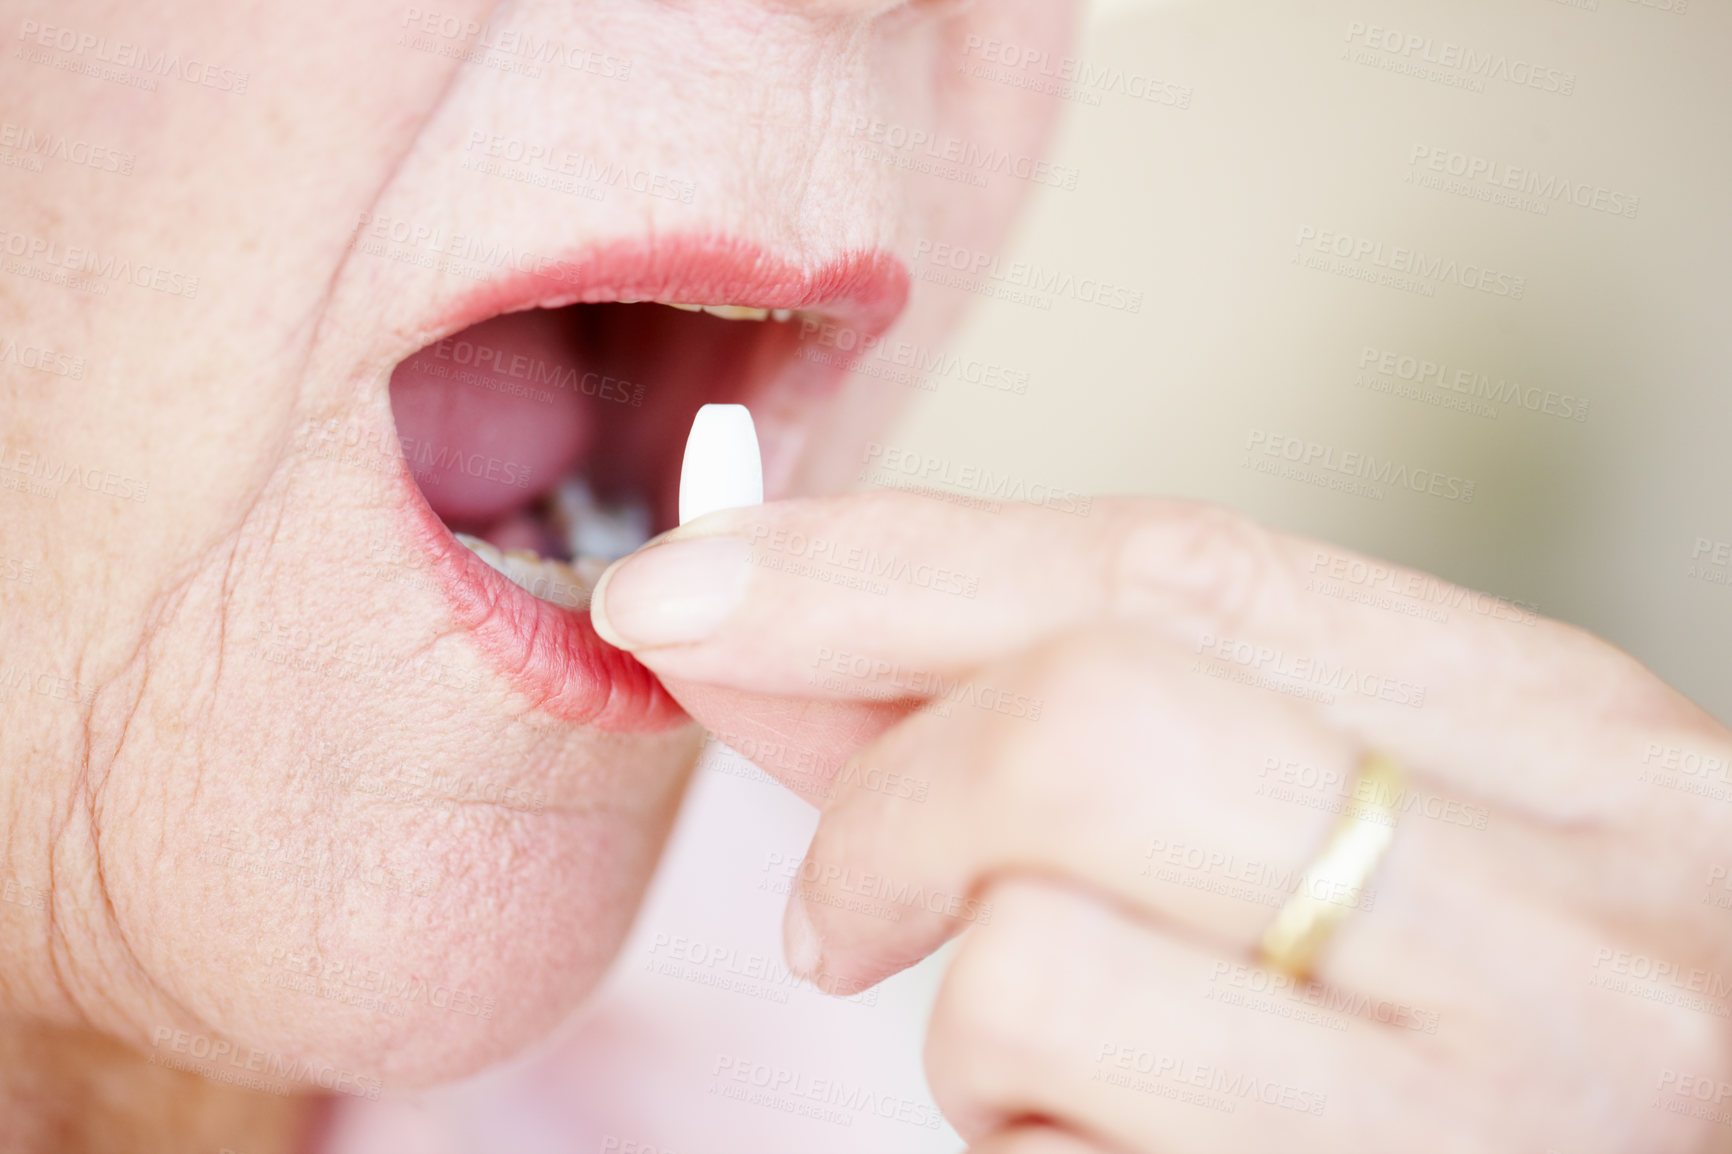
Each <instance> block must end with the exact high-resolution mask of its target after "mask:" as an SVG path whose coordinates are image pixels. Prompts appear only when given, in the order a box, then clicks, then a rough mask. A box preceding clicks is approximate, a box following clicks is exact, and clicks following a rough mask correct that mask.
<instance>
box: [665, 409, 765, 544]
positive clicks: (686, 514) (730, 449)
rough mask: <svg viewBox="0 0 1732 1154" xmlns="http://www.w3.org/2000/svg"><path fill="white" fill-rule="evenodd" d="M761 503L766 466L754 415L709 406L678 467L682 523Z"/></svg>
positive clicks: (700, 415) (700, 414) (694, 425)
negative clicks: (724, 510) (706, 514)
mask: <svg viewBox="0 0 1732 1154" xmlns="http://www.w3.org/2000/svg"><path fill="white" fill-rule="evenodd" d="M763 503H764V466H763V460H762V457H761V456H760V454H759V452H758V431H757V427H756V426H754V425H753V424H752V413H751V410H750V409H748V408H746V406H744V405H705V406H704V407H703V408H701V409H699V410H698V416H697V419H696V420H694V421H693V422H692V431H691V435H690V436H689V437H687V438H686V456H685V461H684V463H682V464H681V466H680V524H682V525H684V524H685V523H686V522H687V521H691V520H695V519H696V518H698V517H702V516H703V515H704V514H705V513H714V512H715V511H716V510H718V509H738V508H741V507H742V506H748V505H762V504H763Z"/></svg>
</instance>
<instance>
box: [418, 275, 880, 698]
mask: <svg viewBox="0 0 1732 1154" xmlns="http://www.w3.org/2000/svg"><path fill="white" fill-rule="evenodd" d="M907 286H908V276H907V272H906V270H905V269H904V268H903V267H902V266H901V265H900V263H898V262H896V261H894V260H893V259H891V258H888V257H886V256H882V255H878V254H873V255H870V256H862V257H857V258H853V259H848V260H844V261H842V262H839V263H837V264H835V265H833V266H830V267H828V268H824V269H820V270H817V271H813V272H802V271H800V270H797V269H793V268H791V267H788V266H786V265H783V264H780V263H779V262H777V261H776V260H775V259H773V258H771V257H770V256H769V255H768V254H767V253H764V252H762V251H755V250H752V249H750V248H748V247H746V246H743V245H740V244H733V243H717V242H702V241H694V242H687V243H683V244H679V243H669V242H663V243H660V244H658V245H656V246H655V249H654V250H653V251H651V250H649V249H647V248H645V249H639V250H632V249H629V248H624V247H616V248H614V249H612V250H610V251H607V252H603V253H596V254H592V255H590V256H588V257H586V258H584V259H581V260H576V261H572V262H569V263H566V264H563V265H561V266H560V268H559V270H558V272H557V274H556V275H554V276H548V275H544V274H537V273H531V274H527V275H524V276H521V277H519V278H517V279H515V280H512V281H509V282H502V283H499V284H493V285H488V286H485V287H484V288H483V290H482V291H481V292H480V293H478V294H476V295H475V296H474V297H473V298H472V299H470V300H469V301H467V302H465V305H464V307H463V308H462V309H460V310H458V312H459V315H456V316H453V317H450V318H448V319H447V320H446V321H445V323H444V324H442V325H432V326H429V329H430V331H429V333H428V336H429V338H431V339H430V340H429V341H428V343H426V344H425V345H424V346H423V347H422V348H420V349H419V351H417V352H415V353H413V354H412V355H410V356H409V357H407V358H406V359H404V360H403V361H402V362H400V363H399V364H398V365H397V367H396V369H395V370H394V372H393V373H392V377H391V407H392V411H393V414H394V416H395V419H396V424H397V435H398V438H399V440H400V441H401V444H402V449H403V455H404V459H405V463H406V465H407V467H408V470H407V471H408V474H409V477H410V478H412V480H413V486H412V489H411V491H409V492H406V493H405V494H404V505H405V507H406V512H407V513H408V514H409V517H410V519H411V522H412V527H413V530H414V534H415V537H416V538H417V539H418V541H419V542H420V544H421V545H422V546H423V547H424V548H425V549H426V551H427V553H428V554H429V557H430V564H431V565H432V569H433V571H434V572H435V573H436V574H438V576H439V578H440V580H439V584H440V585H441V586H442V587H443V588H444V589H445V591H446V594H447V599H448V601H449V602H450V604H451V607H452V610H453V612H454V613H455V615H456V618H457V622H458V624H459V625H460V627H462V628H463V629H464V630H465V631H466V632H467V633H468V634H469V635H470V636H472V637H473V638H474V639H475V641H476V643H477V644H478V645H479V647H480V648H481V649H482V651H483V652H484V653H485V654H486V655H487V657H488V658H489V659H490V660H491V662H492V663H493V664H494V665H495V666H496V668H498V669H499V671H500V672H501V673H502V674H504V675H505V676H506V677H507V678H508V679H509V680H510V681H511V682H512V683H513V684H514V685H515V687H516V688H517V689H519V690H520V691H521V692H524V693H526V694H527V695H528V696H529V697H530V698H531V699H532V700H533V701H535V702H536V703H537V704H538V705H540V706H541V707H542V708H544V709H546V710H548V711H549V712H551V713H553V714H554V715H555V716H558V717H560V718H562V719H564V720H569V721H576V722H581V723H586V724H590V725H593V726H597V727H600V728H604V729H615V730H619V729H625V730H639V729H645V728H661V727H663V726H665V725H667V724H670V723H674V722H677V721H678V720H679V719H680V718H681V717H682V716H683V715H682V714H681V712H680V711H679V709H678V707H677V706H676V705H674V704H673V702H672V699H671V698H669V697H668V695H667V693H666V692H665V690H663V689H662V687H661V686H660V685H659V683H657V682H656V681H655V679H654V677H653V676H652V675H651V674H650V673H648V671H646V670H645V669H644V668H643V667H642V666H641V665H638V664H637V662H636V661H635V660H633V659H632V658H631V657H629V656H628V655H626V654H624V653H621V652H619V651H618V650H615V649H613V648H611V647H610V646H608V645H607V644H606V643H605V642H603V641H602V640H601V639H600V638H599V637H597V636H596V634H595V632H594V631H593V629H592V628H591V627H590V623H589V612H588V606H589V592H590V590H591V589H592V588H593V586H594V584H595V582H596V580H597V579H598V578H599V577H600V575H601V573H602V571H603V570H604V569H605V568H606V567H607V565H608V564H609V563H610V562H611V561H614V560H616V559H618V558H619V557H622V556H624V555H625V554H627V553H629V552H631V551H632V550H633V549H635V548H637V547H638V546H639V545H641V544H642V543H643V542H644V541H645V540H647V539H648V538H649V537H650V536H651V535H653V534H654V533H656V532H660V531H661V530H663V529H666V528H669V527H671V526H672V525H673V524H674V523H675V520H676V506H677V500H678V489H679V475H678V474H679V465H680V460H681V456H682V453H683V451H684V446H685V437H686V432H687V430H688V429H689V428H690V427H691V422H692V419H693V417H694V416H695V415H696V413H697V411H698V409H699V408H700V407H701V406H702V405H704V404H709V403H738V404H744V405H746V406H748V407H749V408H750V409H751V410H752V412H753V415H754V418H755V419H756V421H757V424H758V427H759V432H760V437H761V440H762V442H763V444H762V448H763V456H764V467H765V494H766V496H767V497H771V498H774V497H777V496H783V495H786V493H785V490H786V487H787V484H788V478H789V477H791V476H792V475H793V473H794V470H795V467H796V465H797V463H798V461H799V458H800V456H801V454H802V453H803V451H804V450H805V447H806V446H805V434H806V433H807V431H809V430H810V428H811V427H812V425H813V424H814V423H815V419H816V417H817V415H818V414H819V413H820V412H821V411H822V410H823V408H824V406H825V405H826V404H827V403H828V402H829V400H830V399H831V398H832V397H834V395H835V394H836V392H837V391H838V388H839V385H840V383H841V380H842V378H843V377H844V375H845V374H846V372H847V369H848V350H850V349H851V350H854V351H858V349H859V347H860V346H861V345H863V344H865V343H868V342H870V341H872V340H874V339H876V337H877V336H878V335H879V334H880V333H881V332H882V331H883V330H884V329H885V328H887V327H888V326H889V324H890V323H891V322H892V321H893V320H894V319H895V317H896V315H897V314H898V313H899V312H900V311H901V308H902V304H903V302H904V300H905V299H906V296H907ZM839 333H840V334H844V335H843V336H842V337H841V338H840V339H838V337H837V334H839ZM820 334H822V336H823V342H822V346H823V347H822V354H823V355H811V354H810V353H807V352H806V350H813V351H817V350H818V349H819V348H820V343H819V340H818V339H817V338H818V337H819V335H820ZM803 353H804V354H805V355H803ZM839 353H840V355H838V354H839Z"/></svg>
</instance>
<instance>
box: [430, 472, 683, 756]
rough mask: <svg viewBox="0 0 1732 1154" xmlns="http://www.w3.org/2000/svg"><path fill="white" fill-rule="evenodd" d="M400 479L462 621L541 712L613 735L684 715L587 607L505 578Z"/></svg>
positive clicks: (646, 729) (459, 624) (660, 724)
mask: <svg viewBox="0 0 1732 1154" xmlns="http://www.w3.org/2000/svg"><path fill="white" fill-rule="evenodd" d="M402 484H403V485H404V486H405V487H406V488H407V489H408V492H407V494H406V497H407V500H406V501H405V504H407V505H410V506H412V507H413V508H412V516H413V517H414V520H415V535H416V537H417V538H418V539H419V541H420V544H421V546H422V547H423V548H424V549H425V550H426V551H427V556H428V557H429V558H430V561H431V566H432V570H433V572H435V573H437V574H438V575H439V578H440V583H441V584H442V585H443V587H444V589H445V597H446V601H447V602H448V603H449V604H450V606H451V611H452V614H453V616H454V617H455V618H456V624H457V627H458V628H459V629H460V630H461V631H462V632H463V635H464V636H466V637H469V638H471V639H473V640H474V642H475V645H476V647H477V648H478V649H480V650H481V653H482V655H483V656H484V657H485V658H486V659H487V660H488V661H489V662H490V663H491V664H492V665H493V667H494V668H495V669H496V670H498V671H499V672H500V673H502V674H503V675H504V676H505V677H507V678H508V679H509V680H510V681H511V682H512V684H513V687H514V688H516V689H517V690H518V691H519V692H521V693H523V694H525V695H526V696H528V697H529V698H530V699H531V700H533V701H534V702H535V704H536V706H537V707H538V708H539V709H541V710H542V711H543V712H545V713H548V714H550V715H552V716H553V717H556V718H558V719H559V720H561V721H569V722H572V723H574V724H578V725H587V726H591V727H593V728H596V729H601V730H607V731H610V732H627V733H641V732H653V731H656V730H662V729H667V728H669V727H670V726H674V725H678V724H680V723H681V722H682V721H684V720H685V711H684V710H682V709H681V708H680V707H679V706H678V705H677V704H675V702H674V699H673V698H672V697H670V696H669V695H668V691H667V690H665V689H663V688H662V685H661V682H659V681H657V680H656V678H655V675H654V674H653V673H651V672H650V671H649V670H647V669H645V668H644V667H643V666H642V665H640V664H639V663H638V661H637V659H636V658H634V657H632V656H631V654H629V653H626V652H625V651H623V650H620V649H615V648H614V647H613V646H611V645H609V644H608V643H607V642H605V641H603V640H602V639H601V638H600V637H599V636H597V634H596V632H595V628H594V626H592V625H591V624H590V621H589V613H588V612H587V611H585V612H581V613H578V612H573V611H572V610H569V609H561V608H560V607H559V606H557V605H551V604H549V603H548V602H546V601H543V600H542V599H541V598H539V597H536V596H534V595H533V594H531V593H529V592H528V591H526V590H524V589H521V588H519V587H518V586H516V585H514V584H512V583H511V582H510V581H507V580H506V579H505V577H504V576H502V575H501V574H500V573H499V572H498V571H497V570H495V569H494V568H493V567H492V566H490V565H488V564H487V563H486V562H485V561H483V560H481V558H479V557H477V556H476V555H475V554H474V553H473V552H471V551H470V550H469V549H467V548H465V547H464V546H463V545H462V543H460V542H459V541H458V540H457V538H456V537H454V536H452V534H451V530H449V529H447V528H446V527H445V523H444V522H443V521H441V520H439V518H438V516H437V515H436V514H434V512H433V510H432V509H430V508H428V506H427V501H426V499H425V498H423V497H422V496H421V492H420V490H419V489H418V488H417V487H416V485H415V480H414V478H413V477H411V476H410V474H409V471H408V469H407V468H405V469H404V470H403V474H402Z"/></svg>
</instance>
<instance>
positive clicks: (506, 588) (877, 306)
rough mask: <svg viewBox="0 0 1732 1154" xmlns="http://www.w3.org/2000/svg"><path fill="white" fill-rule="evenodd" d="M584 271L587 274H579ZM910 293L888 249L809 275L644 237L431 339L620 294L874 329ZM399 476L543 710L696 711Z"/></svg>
mask: <svg viewBox="0 0 1732 1154" xmlns="http://www.w3.org/2000/svg"><path fill="white" fill-rule="evenodd" d="M579 270H581V273H582V283H581V284H579V283H577V277H576V276H575V273H576V272H578V271H579ZM907 292H908V275H907V271H906V269H904V268H903V266H902V265H901V263H900V262H898V261H896V260H894V259H893V258H890V257H888V256H873V257H857V258H854V259H851V260H847V261H842V262H839V263H838V264H836V265H833V266H831V267H828V268H825V269H821V270H818V271H817V272H813V273H802V272H800V271H798V270H795V269H793V268H791V267H787V266H781V265H779V264H777V262H775V261H774V260H773V259H770V258H768V257H767V256H766V255H765V254H763V253H761V252H757V251H754V250H752V249H750V248H749V247H747V246H743V245H739V244H732V243H725V242H720V241H715V240H703V239H700V240H693V241H686V242H670V243H666V244H664V245H661V246H659V247H658V249H657V250H656V252H654V253H649V252H646V251H644V250H643V249H642V248H641V247H639V246H635V245H634V246H631V247H630V248H626V247H615V248H612V249H607V250H603V251H601V252H599V253H596V254H594V255H591V256H588V257H586V258H584V259H583V260H582V262H581V263H579V262H577V261H573V262H571V263H568V264H566V265H564V266H562V267H561V269H560V270H559V273H558V274H557V275H556V276H552V277H549V276H544V275H538V274H535V273H527V274H520V275H519V276H516V277H511V278H508V280H507V281H505V282H502V283H500V284H496V285H491V286H488V287H486V288H484V289H483V290H482V291H481V292H478V293H476V294H474V295H473V296H471V297H469V298H468V299H467V300H465V301H463V302H462V304H461V306H460V307H458V308H456V309H454V310H452V313H451V315H450V316H449V317H448V318H447V319H446V322H445V323H444V324H443V325H441V326H439V328H438V329H436V330H434V331H433V332H431V333H430V335H429V336H428V337H427V338H426V339H425V340H423V342H422V343H423V344H430V343H432V342H433V341H436V340H439V339H441V338H442V337H445V336H449V335H451V334H452V333H455V332H458V331H461V330H462V329H464V328H467V327H468V326H469V325H471V324H475V323H478V322H480V321H482V320H484V319H486V318H488V317H491V316H497V315H499V314H500V313H503V312H511V311H515V310H519V309H527V308H553V307H559V306H562V305H566V304H572V303H577V302H582V301H591V302H596V303H600V302H603V301H614V300H640V301H649V300H691V301H696V302H704V301H749V302H751V303H753V304H758V305H761V306H763V307H765V308H789V309H804V308H811V307H813V306H819V307H820V308H821V309H822V311H824V312H825V313H826V314H827V315H828V316H830V317H832V318H834V319H835V321H836V323H838V324H839V325H842V326H844V327H849V328H853V329H854V330H856V331H858V332H859V333H860V334H861V335H862V336H863V337H868V338H873V337H876V336H877V335H878V334H880V333H882V332H883V331H884V329H886V328H887V327H889V324H890V322H891V321H892V320H894V319H895V317H896V315H897V314H898V313H899V312H900V311H901V308H902V304H903V302H904V301H905V300H906V298H907ZM741 323H749V322H741ZM413 351H414V350H413V349H409V350H405V353H404V355H408V353H410V352H413ZM846 370H847V366H846V365H837V366H835V367H834V368H832V369H831V371H830V373H829V374H827V375H829V376H830V377H831V379H832V381H833V382H839V381H840V380H841V378H842V376H843V375H844V373H845V372H846ZM399 483H400V484H401V485H402V487H403V493H402V497H403V500H402V507H403V509H404V511H405V513H406V514H407V516H408V518H409V526H408V528H409V531H410V534H411V537H412V540H414V541H415V542H418V543H419V545H420V546H421V547H422V548H423V549H425V550H426V556H427V557H428V558H429V563H430V566H431V569H432V571H433V572H434V573H436V574H438V579H439V582H440V584H441V585H442V586H443V588H444V590H445V595H446V600H447V602H448V603H449V605H450V606H451V610H452V613H453V615H454V617H455V618H456V624H457V626H458V628H459V629H460V630H462V632H463V634H464V635H465V636H467V637H469V638H472V639H473V640H474V642H475V644H476V646H477V647H478V648H479V649H480V650H481V652H482V654H483V655H484V657H485V658H486V659H487V660H488V661H489V662H490V663H491V664H492V665H493V666H494V668H495V669H496V670H497V671H499V673H500V674H501V675H503V676H504V677H505V678H506V679H507V680H508V681H509V682H510V683H511V684H512V686H513V687H514V688H516V689H517V690H518V691H519V692H521V693H523V694H524V695H525V696H527V697H529V698H530V699H531V700H532V701H534V702H535V704H536V706H537V707H538V708H539V709H540V710H542V711H543V712H545V713H547V714H549V715H551V716H553V717H555V718H558V719H559V720H561V721H567V722H571V723H574V724H580V725H585V726H589V727H591V728H595V729H600V730H604V731H609V732H654V731H657V730H663V729H667V728H670V727H672V726H675V725H679V724H681V723H682V722H684V721H685V720H686V715H685V711H684V710H682V709H681V708H680V707H679V705H678V704H677V703H675V701H674V699H673V698H672V697H671V696H670V695H669V694H668V692H667V690H666V689H664V688H662V685H661V682H659V681H657V680H656V678H655V675H654V674H652V673H650V672H649V670H647V669H645V668H644V667H643V666H642V665H641V664H639V663H638V661H637V660H636V659H635V658H633V657H632V656H631V655H630V654H628V653H625V652H623V651H621V650H618V649H615V648H613V647H612V646H611V645H609V644H607V643H606V642H605V641H603V640H602V639H601V638H600V637H599V636H598V635H597V634H596V632H595V629H594V627H593V626H592V625H591V624H590V619H589V613H588V611H587V610H585V611H583V612H575V611H572V610H569V609H562V608H560V607H559V606H556V605H552V604H549V603H548V602H546V601H543V600H541V599H540V598H538V597H536V596H534V595H533V594H531V593H529V592H528V591H527V590H524V589H521V588H519V587H518V586H517V585H514V584H513V583H511V582H510V581H508V580H506V579H505V577H504V576H503V575H502V574H500V573H499V572H497V571H496V570H494V569H493V568H492V567H491V566H489V565H488V564H487V563H486V562H484V561H482V560H481V558H479V557H477V556H476V555H475V554H474V553H473V552H471V551H470V550H469V549H467V548H465V547H464V546H463V545H462V544H461V543H460V542H459V541H458V540H457V539H456V537H454V536H453V535H452V533H451V531H450V530H449V529H448V528H446V526H445V524H444V522H443V521H441V520H440V519H439V517H438V516H437V515H436V514H435V513H434V512H433V510H432V509H431V508H429V507H428V504H427V501H426V499H425V498H424V497H423V496H422V495H421V491H420V489H419V487H417V485H416V484H415V481H414V478H413V477H412V476H411V475H410V473H409V470H408V466H407V463H405V465H404V468H403V470H402V471H401V474H400V477H399Z"/></svg>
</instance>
